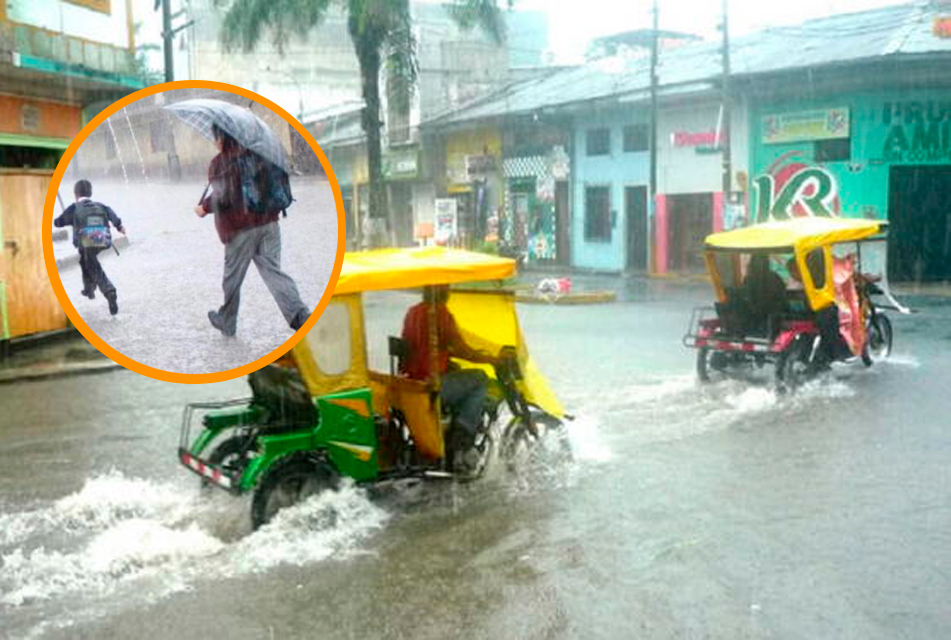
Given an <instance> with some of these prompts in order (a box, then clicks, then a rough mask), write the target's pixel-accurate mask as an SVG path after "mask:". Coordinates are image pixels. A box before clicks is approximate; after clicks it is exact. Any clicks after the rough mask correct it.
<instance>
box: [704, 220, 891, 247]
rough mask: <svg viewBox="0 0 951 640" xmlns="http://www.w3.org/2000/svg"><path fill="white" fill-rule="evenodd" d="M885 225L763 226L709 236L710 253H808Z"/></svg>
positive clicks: (823, 222) (851, 222)
mask: <svg viewBox="0 0 951 640" xmlns="http://www.w3.org/2000/svg"><path fill="white" fill-rule="evenodd" d="M883 226H884V223H883V222H882V221H880V220H864V219H860V218H825V217H804V218H793V219H791V220H776V221H771V222H763V223H762V224H756V225H753V226H750V227H745V228H743V229H736V230H734V231H724V232H722V233H714V234H711V235H709V236H707V239H706V245H707V248H709V249H727V250H734V251H741V250H745V251H755V250H767V251H768V250H776V249H797V250H809V249H812V248H815V247H820V246H823V245H827V244H835V243H837V242H854V241H856V240H861V239H863V238H868V237H869V236H873V235H875V234H876V233H878V232H879V231H880V230H881V228H882V227H883Z"/></svg>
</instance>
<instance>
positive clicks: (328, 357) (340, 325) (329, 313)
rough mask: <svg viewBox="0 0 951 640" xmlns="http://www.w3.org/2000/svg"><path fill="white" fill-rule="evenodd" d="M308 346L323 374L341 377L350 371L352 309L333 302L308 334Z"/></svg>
mask: <svg viewBox="0 0 951 640" xmlns="http://www.w3.org/2000/svg"><path fill="white" fill-rule="evenodd" d="M307 342H308V346H310V352H311V355H313V357H314V360H315V364H316V365H317V368H318V369H319V370H320V371H321V373H323V374H325V375H328V376H339V375H343V374H344V373H347V372H348V371H349V370H350V357H351V356H350V309H349V307H348V306H347V303H346V302H331V303H330V304H328V305H327V308H326V309H324V312H323V314H321V316H320V319H319V320H318V321H317V324H315V325H314V328H313V329H311V331H310V333H308V334H307Z"/></svg>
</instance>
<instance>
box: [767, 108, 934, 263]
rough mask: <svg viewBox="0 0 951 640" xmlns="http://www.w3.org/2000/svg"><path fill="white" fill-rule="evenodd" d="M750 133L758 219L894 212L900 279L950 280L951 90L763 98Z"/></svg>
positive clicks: (892, 257)
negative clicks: (786, 99) (801, 98)
mask: <svg viewBox="0 0 951 640" xmlns="http://www.w3.org/2000/svg"><path fill="white" fill-rule="evenodd" d="M752 131H753V136H754V145H753V167H754V171H753V179H752V193H751V196H752V197H751V198H750V201H751V202H750V208H751V215H752V216H753V217H754V219H755V220H757V221H761V220H765V219H769V218H784V217H789V216H803V215H821V216H836V215H841V216H848V217H860V218H871V219H884V220H888V221H889V223H890V224H889V236H890V242H889V270H890V271H891V276H892V277H893V278H895V279H899V280H915V281H941V280H949V279H951V209H949V208H948V206H947V202H946V201H947V194H948V193H951V90H944V91H940V90H934V91H917V92H911V91H902V92H897V91H895V92H869V93H861V94H850V95H844V94H843V95H839V96H835V97H829V98H826V99H823V100H815V101H811V102H799V103H792V104H790V103H789V102H785V103H783V104H782V105H780V104H764V105H761V106H759V107H758V108H757V109H756V111H755V114H754V118H753V122H752Z"/></svg>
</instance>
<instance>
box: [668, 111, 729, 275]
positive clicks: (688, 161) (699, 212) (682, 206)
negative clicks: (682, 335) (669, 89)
mask: <svg viewBox="0 0 951 640" xmlns="http://www.w3.org/2000/svg"><path fill="white" fill-rule="evenodd" d="M732 116H733V117H732V118H731V123H732V126H731V127H730V131H729V133H727V132H725V131H724V128H723V127H722V124H721V123H722V119H721V118H722V113H721V110H720V105H719V103H710V102H708V103H706V104H702V105H697V104H690V105H673V106H667V107H664V108H662V110H661V112H660V118H659V119H658V135H657V198H656V202H655V214H654V245H653V248H654V268H655V270H656V272H657V273H661V274H663V273H668V272H678V273H695V272H700V271H703V270H704V262H703V242H704V238H706V236H707V235H709V234H710V233H714V232H716V231H721V230H723V229H725V228H732V227H733V226H736V225H738V224H740V223H741V220H738V219H737V218H738V217H740V216H739V215H738V210H739V209H742V206H743V202H744V201H745V197H744V195H743V194H742V192H741V191H742V189H743V188H744V185H745V182H746V180H745V176H746V166H747V165H746V159H747V157H748V143H747V140H748V139H747V136H746V130H747V127H746V122H747V119H746V108H745V105H744V104H742V103H740V102H738V101H737V102H736V103H734V105H733V109H732ZM726 144H729V148H730V160H731V168H730V169H731V177H732V180H733V185H732V189H733V191H732V192H731V193H730V194H729V196H728V197H726V196H724V192H723V151H722V149H723V147H724V146H725V145H726Z"/></svg>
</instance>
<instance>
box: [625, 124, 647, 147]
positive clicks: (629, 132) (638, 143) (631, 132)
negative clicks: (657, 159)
mask: <svg viewBox="0 0 951 640" xmlns="http://www.w3.org/2000/svg"><path fill="white" fill-rule="evenodd" d="M648 149H650V139H649V136H648V135H647V125H646V124H629V125H627V126H626V127H624V152H625V153H632V152H635V151H647V150H648Z"/></svg>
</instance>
